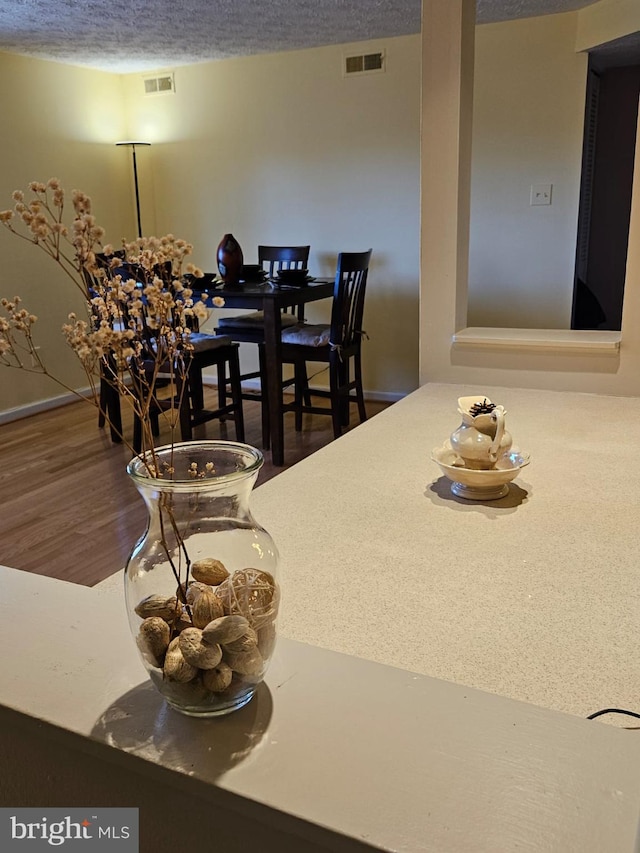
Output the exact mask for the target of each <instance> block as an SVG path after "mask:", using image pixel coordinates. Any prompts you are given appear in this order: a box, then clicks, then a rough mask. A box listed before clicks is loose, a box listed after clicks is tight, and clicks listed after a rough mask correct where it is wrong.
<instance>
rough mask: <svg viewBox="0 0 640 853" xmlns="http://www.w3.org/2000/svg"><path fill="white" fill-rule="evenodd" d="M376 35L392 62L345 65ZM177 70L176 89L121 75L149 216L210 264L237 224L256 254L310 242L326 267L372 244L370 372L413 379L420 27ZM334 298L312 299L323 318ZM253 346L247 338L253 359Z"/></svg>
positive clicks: (322, 269) (318, 270) (396, 382)
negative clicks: (157, 91)
mask: <svg viewBox="0 0 640 853" xmlns="http://www.w3.org/2000/svg"><path fill="white" fill-rule="evenodd" d="M381 47H382V48H384V50H385V51H386V57H387V70H386V72H385V73H382V74H372V75H370V76H356V77H352V78H349V79H345V78H344V77H343V76H342V57H343V54H345V53H346V52H358V53H362V52H370V51H373V50H376V49H380V48H381ZM175 81H176V93H175V94H169V95H164V96H145V95H144V94H143V91H144V88H143V83H142V77H141V76H140V75H129V76H127V77H126V79H125V93H126V107H127V115H128V119H129V122H130V133H131V134H132V136H133V137H136V138H139V139H147V140H149V141H150V142H152V146H151V148H150V149H148V153H149V154H150V160H151V165H152V170H153V187H152V188H149V187H146V188H145V192H144V194H143V219H144V218H145V213H144V210H145V207H146V208H148V207H150V206H151V207H154V208H155V222H154V223H153V225H154V227H155V229H156V231H157V232H167V231H171V232H173V233H174V234H176V235H179V236H181V237H184V238H185V239H188V240H189V241H190V242H192V243H193V244H194V247H195V253H194V260H195V261H196V262H197V263H198V264H200V265H201V266H202V267H203V268H204V269H205V270H208V271H214V270H215V269H216V262H215V252H216V248H217V246H218V243H219V241H220V239H221V237H222V235H223V234H224V233H226V232H229V231H230V232H232V233H233V234H234V235H235V237H236V238H237V239H238V241H239V242H240V245H241V246H242V248H243V251H244V255H245V259H246V261H247V262H248V263H251V262H255V260H256V259H257V258H256V254H257V245H258V244H259V243H265V244H275V245H278V244H280V245H295V244H304V243H309V244H310V245H311V258H310V269H311V271H312V273H313V274H316V275H324V276H332V275H333V274H334V272H335V263H336V257H337V253H338V252H339V251H361V250H364V249H368V248H373V257H372V266H371V271H370V276H369V285H368V290H367V298H366V305H365V328H366V331H367V332H368V334H369V338H370V340H368V341H366V342H365V350H364V385H365V388H366V389H367V390H368V391H369V392H374V393H376V394H378V395H380V396H384V395H385V394H389V395H394V394H402V393H406V392H408V391H411V390H413V389H414V388H415V387H416V385H417V364H418V360H417V357H418V316H417V307H418V247H419V173H420V162H419V157H420V148H419V132H420V131H419V120H420V119H419V109H420V102H419V97H420V96H419V92H420V38H419V37H418V36H408V37H401V38H395V39H390V40H385V41H384V42H380V43H379V42H370V43H367V42H360V43H358V44H357V45H352V46H348V45H347V46H345V45H338V46H332V47H325V48H318V49H313V50H305V51H293V52H289V53H280V54H273V55H266V56H255V57H247V58H242V59H231V60H225V61H221V62H211V63H204V64H200V65H194V66H188V67H184V68H178V69H176V70H175ZM147 220H148V214H147ZM328 308H329V304H328V303H327V304H326V305H324V304H317V305H314V306H310V307H309V311H308V312H307V313H308V316H309V318H310V319H311V320H314V319H315V320H322V319H324V318H325V317H327V316H328V315H327V311H328ZM254 356H255V347H251V346H250V345H247V346H246V347H245V364H246V363H247V361H246V359H251V358H253V357H254ZM317 381H318V383H319V384H320V381H321V377H319V378H318V380H317Z"/></svg>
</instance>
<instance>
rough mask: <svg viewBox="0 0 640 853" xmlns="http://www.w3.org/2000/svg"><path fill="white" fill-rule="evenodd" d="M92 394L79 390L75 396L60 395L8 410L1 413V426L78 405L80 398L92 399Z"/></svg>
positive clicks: (87, 390)
mask: <svg viewBox="0 0 640 853" xmlns="http://www.w3.org/2000/svg"><path fill="white" fill-rule="evenodd" d="M92 393H93V392H92V390H91V388H79V389H78V391H77V393H75V394H74V393H72V392H69V393H68V394H60V395H59V396H57V397H49V398H48V399H47V400H38V402H37V403H27V404H26V405H24V406H16V407H15V408H13V409H7V410H6V411H4V412H0V425H2V424H8V423H11V422H12V421H19V420H21V419H22V418H28V417H30V416H31V415H38V414H40V413H41V412H48V411H50V410H51V409H59V408H60V407H61V406H68V405H69V403H77V402H78V397H90V396H91V394H92Z"/></svg>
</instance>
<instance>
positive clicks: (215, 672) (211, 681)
mask: <svg viewBox="0 0 640 853" xmlns="http://www.w3.org/2000/svg"><path fill="white" fill-rule="evenodd" d="M232 678H233V672H232V670H231V667H230V666H228V665H227V664H226V663H224V661H220V663H219V664H218V666H216V667H215V668H214V669H207V670H205V671H204V672H203V673H202V683H203V684H204V686H205V687H206V688H207V690H210V691H211V692H212V693H222V691H223V690H226V689H227V687H228V686H229V685H230V684H231V679H232Z"/></svg>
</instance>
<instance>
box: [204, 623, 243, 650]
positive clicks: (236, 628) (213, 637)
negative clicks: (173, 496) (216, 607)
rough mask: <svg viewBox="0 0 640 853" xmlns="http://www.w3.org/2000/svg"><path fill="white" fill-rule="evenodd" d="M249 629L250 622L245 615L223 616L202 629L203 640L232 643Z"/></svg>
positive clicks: (221, 643)
mask: <svg viewBox="0 0 640 853" xmlns="http://www.w3.org/2000/svg"><path fill="white" fill-rule="evenodd" d="M248 630H249V623H248V622H247V620H246V619H245V618H244V616H221V617H220V618H219V619H214V620H213V621H212V622H209V624H208V625H206V626H205V627H204V628H203V630H202V640H203V642H205V643H220V645H223V644H227V643H232V642H233V641H234V640H237V639H238V638H239V637H242V635H243V634H245V633H246V632H247V631H248Z"/></svg>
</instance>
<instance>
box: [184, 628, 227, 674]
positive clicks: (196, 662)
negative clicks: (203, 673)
mask: <svg viewBox="0 0 640 853" xmlns="http://www.w3.org/2000/svg"><path fill="white" fill-rule="evenodd" d="M178 641H179V643H180V651H181V652H182V654H183V656H184V659H185V660H186V661H187V663H190V664H191V665H192V666H195V667H197V668H198V669H214V668H215V667H216V666H218V664H219V663H220V661H221V660H222V649H221V648H220V646H218V645H216V644H215V643H204V642H203V641H202V631H201V630H200V629H199V628H185V629H184V631H183V632H182V633H181V634H180V636H179V637H178Z"/></svg>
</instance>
